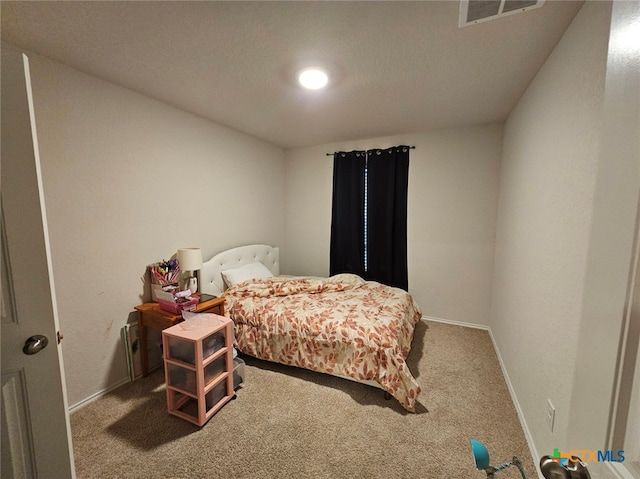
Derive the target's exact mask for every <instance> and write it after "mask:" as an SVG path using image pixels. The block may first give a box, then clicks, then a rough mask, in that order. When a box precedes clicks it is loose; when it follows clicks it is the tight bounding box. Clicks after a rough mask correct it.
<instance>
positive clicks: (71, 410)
mask: <svg viewBox="0 0 640 479" xmlns="http://www.w3.org/2000/svg"><path fill="white" fill-rule="evenodd" d="M128 382H129V379H128V378H125V379H122V380H121V381H118V382H117V383H116V384H113V385H112V386H109V387H108V388H106V389H102V390H101V391H98V392H97V393H94V394H92V395H91V396H89V397H88V398H85V399H83V400H82V401H80V402H77V403H75V404H74V405H73V406H70V407H69V414H73V413H74V412H76V411H79V410H80V409H82V408H83V407H85V406H87V405H89V404H91V403H92V402H93V401H96V400H98V399H100V398H101V397H102V396H104V395H105V394H107V393H109V392H111V391H113V390H114V389H115V388H117V387H120V386H122V385H123V384H126V383H128Z"/></svg>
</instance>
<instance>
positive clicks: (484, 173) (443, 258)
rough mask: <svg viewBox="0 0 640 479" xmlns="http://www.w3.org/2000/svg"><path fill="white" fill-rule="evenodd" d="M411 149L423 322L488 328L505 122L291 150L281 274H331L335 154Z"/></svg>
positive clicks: (414, 253) (413, 287)
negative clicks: (435, 320) (399, 147)
mask: <svg viewBox="0 0 640 479" xmlns="http://www.w3.org/2000/svg"><path fill="white" fill-rule="evenodd" d="M399 144H407V145H415V147H416V148H415V149H414V150H411V156H410V165H409V203H408V260H409V291H410V292H411V293H412V294H413V295H414V297H415V298H416V300H417V302H418V304H419V305H420V306H421V307H422V310H423V314H424V315H425V316H430V317H436V318H444V319H448V320H452V321H460V322H467V323H475V324H481V325H487V324H488V321H489V311H490V300H491V280H492V270H493V255H494V235H495V227H496V214H497V213H496V211H497V192H498V177H499V171H500V155H501V148H502V146H501V145H502V125H501V124H491V125H482V126H474V127H465V128H452V129H444V130H432V131H429V132H424V133H416V134H407V135H401V136H392V137H384V138H374V139H369V140H361V141H353V142H345V143H333V144H327V145H320V146H315V147H310V148H298V149H292V150H288V151H286V181H285V185H286V193H285V200H286V201H285V204H286V231H287V234H286V246H285V248H284V250H285V251H286V252H287V255H286V258H284V260H283V268H284V271H286V272H288V273H293V274H315V275H327V274H328V273H329V238H330V231H331V192H332V175H333V157H332V156H326V153H332V152H334V151H350V150H354V149H370V148H386V147H390V146H394V145H399Z"/></svg>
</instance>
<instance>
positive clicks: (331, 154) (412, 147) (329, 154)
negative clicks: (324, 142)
mask: <svg viewBox="0 0 640 479" xmlns="http://www.w3.org/2000/svg"><path fill="white" fill-rule="evenodd" d="M391 148H394V147H393V146H392V147H391ZM372 149H373V150H387V149H388V148H372ZM409 149H410V150H415V149H416V147H415V146H410V147H409ZM336 153H338V152H337V151H334V152H333V153H325V155H326V156H333V155H335V154H336Z"/></svg>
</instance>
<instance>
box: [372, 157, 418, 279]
mask: <svg viewBox="0 0 640 479" xmlns="http://www.w3.org/2000/svg"><path fill="white" fill-rule="evenodd" d="M409 149H410V148H409V147H408V146H397V147H393V148H388V149H386V150H369V151H368V152H367V158H368V160H367V161H368V163H367V170H368V173H367V177H368V182H367V187H368V195H367V196H368V208H367V211H368V215H367V225H368V228H367V245H368V246H367V249H368V268H367V272H366V275H365V277H366V279H369V280H373V281H378V282H380V283H383V284H387V285H389V286H395V287H398V288H402V289H404V290H405V291H406V290H407V289H408V274H407V189H408V184H409Z"/></svg>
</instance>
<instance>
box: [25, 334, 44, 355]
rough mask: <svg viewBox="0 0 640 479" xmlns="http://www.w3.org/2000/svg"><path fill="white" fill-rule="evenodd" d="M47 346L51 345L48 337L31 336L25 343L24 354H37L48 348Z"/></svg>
mask: <svg viewBox="0 0 640 479" xmlns="http://www.w3.org/2000/svg"><path fill="white" fill-rule="evenodd" d="M47 344H49V340H48V339H47V337H46V336H42V335H41V334H36V335H35V336H31V337H30V338H29V339H27V340H26V341H25V343H24V347H23V348H22V352H23V353H24V354H36V353H37V352H39V351H41V350H43V349H44V348H46V347H47Z"/></svg>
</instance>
